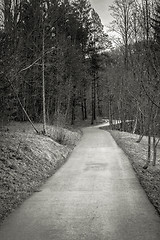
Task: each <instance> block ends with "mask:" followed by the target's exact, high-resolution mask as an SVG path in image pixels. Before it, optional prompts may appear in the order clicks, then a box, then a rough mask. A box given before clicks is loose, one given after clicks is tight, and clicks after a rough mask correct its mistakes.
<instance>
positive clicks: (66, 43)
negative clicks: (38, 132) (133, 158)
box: [0, 0, 160, 166]
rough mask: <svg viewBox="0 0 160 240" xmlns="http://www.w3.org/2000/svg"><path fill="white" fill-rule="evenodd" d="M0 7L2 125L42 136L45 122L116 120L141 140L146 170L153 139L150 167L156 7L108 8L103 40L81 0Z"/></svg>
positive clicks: (5, 0) (159, 38)
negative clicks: (23, 125) (28, 124)
mask: <svg viewBox="0 0 160 240" xmlns="http://www.w3.org/2000/svg"><path fill="white" fill-rule="evenodd" d="M0 2H1V6H0V104H1V108H0V114H1V124H5V123H6V122H7V121H10V120H16V121H26V120H29V121H33V122H43V124H44V129H43V132H44V133H45V124H46V122H47V123H49V124H52V123H54V122H55V121H57V122H59V123H66V122H67V123H70V124H74V123H75V121H76V120H77V119H78V120H79V119H81V120H86V119H87V118H91V124H93V123H94V121H95V120H96V118H97V117H105V118H108V119H109V121H110V124H111V126H112V123H113V120H114V119H118V120H120V122H121V124H120V126H119V129H120V130H123V131H125V130H129V131H132V132H133V133H138V134H140V137H141V138H142V137H143V136H144V135H147V136H148V159H147V165H148V163H149V162H150V159H151V138H153V149H154V161H153V162H154V164H155V161H156V148H157V145H158V143H159V136H160V124H159V122H160V67H159V66H160V1H159V0H157V1H156V0H142V1H137V0H115V1H114V3H113V5H112V6H110V13H111V14H112V16H113V19H114V20H113V22H112V23H111V24H110V26H109V27H108V34H106V33H105V32H104V28H103V25H102V23H101V20H100V17H99V16H98V14H97V13H96V11H95V10H94V9H93V8H92V7H91V5H90V2H89V1H88V0H36V1H33V0H1V1H0ZM110 32H115V33H116V34H115V35H114V37H113V38H111V37H109V36H110V35H109V34H110ZM126 120H131V123H132V124H128V123H127V122H126ZM128 127H129V128H130V129H128ZM141 138H140V139H139V141H140V140H141ZM147 165H146V166H147Z"/></svg>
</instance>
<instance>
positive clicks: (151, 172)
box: [109, 131, 160, 214]
mask: <svg viewBox="0 0 160 240" xmlns="http://www.w3.org/2000/svg"><path fill="white" fill-rule="evenodd" d="M109 132H110V133H111V135H112V136H113V138H114V139H115V141H116V142H117V144H118V145H119V146H120V147H121V148H122V149H123V151H124V152H125V153H126V155H127V156H128V158H129V160H130V162H131V164H132V166H133V169H134V170H135V172H136V174H137V177H138V179H139V181H140V183H141V185H142V187H143V188H144V190H145V192H146V194H147V196H148V198H149V199H150V201H151V202H152V204H153V205H154V207H155V208H156V209H157V211H158V213H159V214H160V147H159V146H158V149H157V165H156V166H155V167H153V166H152V165H150V166H149V167H148V169H146V170H144V169H143V166H144V164H145V162H146V158H147V138H146V137H144V138H143V139H142V141H141V142H140V143H136V140H137V139H138V137H139V135H136V134H131V133H127V132H119V131H109ZM152 154H153V153H152Z"/></svg>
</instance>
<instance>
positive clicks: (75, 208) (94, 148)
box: [0, 128, 160, 240]
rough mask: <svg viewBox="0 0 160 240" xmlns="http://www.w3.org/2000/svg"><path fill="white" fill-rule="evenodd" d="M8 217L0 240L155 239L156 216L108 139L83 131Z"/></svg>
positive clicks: (158, 230)
mask: <svg viewBox="0 0 160 240" xmlns="http://www.w3.org/2000/svg"><path fill="white" fill-rule="evenodd" d="M40 190H41V191H40V192H36V193H35V194H33V195H32V196H31V197H30V198H29V199H28V200H26V201H25V202H24V203H23V204H22V205H21V207H20V208H18V209H17V210H16V211H15V212H14V213H12V214H11V215H10V216H9V217H8V218H7V219H6V221H5V222H4V223H3V225H2V226H1V228H0V240H159V239H160V218H159V216H158V215H157V214H156V212H155V210H154V208H153V206H152V205H151V204H150V202H149V201H148V199H147V197H146V195H145V193H144V191H143V189H142V188H141V186H140V184H139V183H138V180H137V178H136V176H135V174H134V172H133V170H132V168H131V166H130V164H129V161H128V159H127V157H126V156H125V154H124V153H123V151H122V150H121V149H120V148H119V147H117V145H116V143H115V142H114V140H113V138H112V137H111V135H110V134H109V133H107V132H105V131H102V130H99V129H97V128H86V129H85V130H84V136H83V137H82V141H81V142H80V143H79V145H78V146H77V147H76V148H75V150H74V151H73V153H72V154H71V156H70V158H69V159H68V161H67V162H66V164H65V165H64V166H63V167H62V168H61V169H60V170H59V171H58V172H57V173H56V174H55V175H54V176H53V177H51V178H50V179H49V181H47V183H46V184H45V185H44V186H43V187H42V188H41V189H40Z"/></svg>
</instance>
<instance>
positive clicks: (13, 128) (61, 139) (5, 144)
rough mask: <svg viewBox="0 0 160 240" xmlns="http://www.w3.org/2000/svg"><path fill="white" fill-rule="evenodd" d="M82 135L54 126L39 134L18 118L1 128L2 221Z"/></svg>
mask: <svg viewBox="0 0 160 240" xmlns="http://www.w3.org/2000/svg"><path fill="white" fill-rule="evenodd" d="M36 127H37V128H39V129H42V126H41V124H36ZM80 136H81V134H80V132H77V131H75V130H74V131H70V130H68V129H64V128H57V127H54V126H47V136H43V135H38V134H36V133H35V132H34V131H33V130H32V128H31V127H30V125H29V124H27V123H15V122H14V123H12V124H10V125H9V126H7V128H5V129H2V130H1V131H0V223H1V222H2V220H3V219H4V218H5V217H6V216H7V215H8V214H9V213H10V212H12V211H13V210H14V209H15V208H16V207H17V206H18V205H19V204H20V203H21V202H23V201H24V199H26V198H27V197H28V196H30V195H31V194H32V193H33V192H34V191H37V189H38V188H39V186H40V185H42V184H43V183H44V182H45V181H46V179H47V178H48V177H50V176H51V175H53V173H54V172H55V171H56V170H57V169H58V168H59V167H60V166H61V165H62V164H63V163H64V162H65V161H66V158H67V156H68V154H69V153H70V152H71V151H72V149H73V148H74V146H75V145H76V143H77V141H78V140H79V139H80Z"/></svg>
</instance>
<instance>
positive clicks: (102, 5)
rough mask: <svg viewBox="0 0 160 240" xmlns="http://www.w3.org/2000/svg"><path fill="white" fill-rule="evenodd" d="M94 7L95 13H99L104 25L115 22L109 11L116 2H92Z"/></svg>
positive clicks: (110, 0) (98, 0)
mask: <svg viewBox="0 0 160 240" xmlns="http://www.w3.org/2000/svg"><path fill="white" fill-rule="evenodd" d="M90 2H91V5H92V7H93V8H94V9H95V11H96V12H97V13H98V15H99V16H100V18H101V20H102V24H103V25H104V26H105V25H108V24H109V22H111V21H112V20H113V18H112V17H111V15H110V12H109V11H108V9H109V6H111V5H112V3H113V2H114V0H90Z"/></svg>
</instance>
